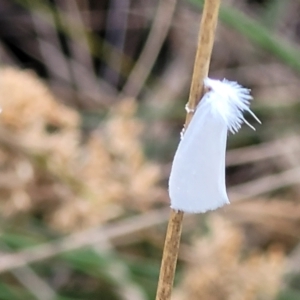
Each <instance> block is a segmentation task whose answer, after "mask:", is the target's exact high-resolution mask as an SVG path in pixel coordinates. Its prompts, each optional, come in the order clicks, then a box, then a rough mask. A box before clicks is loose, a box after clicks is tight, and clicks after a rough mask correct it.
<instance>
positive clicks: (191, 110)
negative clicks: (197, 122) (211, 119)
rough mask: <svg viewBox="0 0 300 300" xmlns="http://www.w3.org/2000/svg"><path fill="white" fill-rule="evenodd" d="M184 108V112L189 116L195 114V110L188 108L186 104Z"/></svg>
mask: <svg viewBox="0 0 300 300" xmlns="http://www.w3.org/2000/svg"><path fill="white" fill-rule="evenodd" d="M184 108H185V111H186V112H187V113H188V114H189V113H194V112H195V109H194V108H190V107H189V104H188V103H187V104H186V105H185V107H184Z"/></svg>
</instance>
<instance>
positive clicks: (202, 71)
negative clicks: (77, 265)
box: [156, 0, 221, 300]
mask: <svg viewBox="0 0 300 300" xmlns="http://www.w3.org/2000/svg"><path fill="white" fill-rule="evenodd" d="M220 2H221V0H205V2H204V8H203V13H202V18H201V24H200V31H199V37H198V46H197V52H196V58H195V63H194V71H193V77H192V83H191V89H190V95H189V101H188V107H189V109H190V110H193V109H195V107H196V105H197V104H198V102H199V100H200V99H201V96H202V95H203V80H204V78H206V77H207V75H208V70H209V64H210V58H211V53H212V48H213V43H214V37H215V30H216V26H217V22H218V14H219V8H220ZM192 116H193V112H192V111H189V112H188V113H187V116H186V121H185V128H187V126H188V124H189V123H190V121H191V119H192ZM182 221H183V212H182V211H175V210H173V209H172V210H171V214H170V218H169V223H168V228H167V233H166V239H165V246H164V251H163V257H162V263H161V269H160V275H159V280H158V287H157V293H156V300H170V299H171V293H172V288H173V282H174V275H175V270H176V264H177V257H178V251H179V245H180V237H181V229H182Z"/></svg>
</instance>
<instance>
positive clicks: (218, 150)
mask: <svg viewBox="0 0 300 300" xmlns="http://www.w3.org/2000/svg"><path fill="white" fill-rule="evenodd" d="M204 86H205V89H206V90H208V92H207V93H206V94H205V95H204V96H203V98H202V99H201V101H200V103H199V105H198V106H197V109H196V112H195V115H194V116H193V118H192V120H191V122H190V124H189V126H188V128H187V129H186V131H185V132H184V135H183V136H182V139H181V141H180V143H179V146H178V149H177V151H176V154H175V157H174V160H173V165H172V169H171V175H170V179H169V195H170V198H171V208H173V209H175V210H180V211H183V212H187V213H203V212H206V211H208V210H213V209H216V208H218V207H221V206H223V205H225V204H228V203H229V200H228V196H227V193H226V186H225V152H226V141H227V131H228V130H229V131H231V132H232V133H236V132H237V131H238V130H239V129H240V128H241V125H242V123H246V124H247V125H248V126H249V127H251V128H252V129H254V127H253V126H251V125H250V124H249V123H248V122H247V121H246V120H245V118H244V116H243V112H244V111H247V112H249V113H250V114H251V115H252V116H253V117H254V118H255V119H256V120H257V121H258V122H259V123H261V122H260V120H259V119H258V118H257V117H256V116H255V115H254V113H253V112H252V111H251V110H250V108H249V105H250V100H252V97H251V95H250V90H249V89H246V88H243V87H242V86H241V85H239V84H238V83H236V82H232V81H227V80H226V79H224V80H223V81H219V80H212V79H209V78H207V79H205V80H204ZM254 130H255V129H254Z"/></svg>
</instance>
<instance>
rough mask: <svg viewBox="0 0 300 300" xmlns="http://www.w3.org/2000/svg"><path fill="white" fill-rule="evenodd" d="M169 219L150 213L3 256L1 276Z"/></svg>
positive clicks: (160, 212) (0, 258)
mask: <svg viewBox="0 0 300 300" xmlns="http://www.w3.org/2000/svg"><path fill="white" fill-rule="evenodd" d="M168 215H169V209H163V210H156V211H150V212H148V213H145V214H143V215H139V216H136V217H132V218H130V219H127V220H123V221H119V222H116V223H115V224H113V225H108V226H105V227H100V228H99V227H97V228H92V229H89V230H85V231H82V232H78V233H73V234H70V235H69V236H67V237H65V238H62V239H60V240H57V241H53V242H49V243H45V244H42V245H39V246H35V247H32V248H28V249H26V250H22V251H20V252H18V253H14V254H6V255H2V256H0V273H3V272H5V271H9V270H12V269H16V268H20V267H22V266H24V265H27V264H30V263H34V262H38V261H41V260H45V259H49V258H51V257H53V256H57V255H60V254H62V253H65V252H68V251H73V250H76V249H79V248H82V247H86V246H91V245H97V244H101V243H102V242H103V241H104V242H106V241H108V240H114V239H117V238H118V237H124V236H126V235H131V234H132V233H136V232H140V231H143V230H145V229H148V228H151V227H153V226H156V225H160V224H162V223H164V222H166V220H167V218H168Z"/></svg>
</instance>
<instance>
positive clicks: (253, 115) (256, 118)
mask: <svg viewBox="0 0 300 300" xmlns="http://www.w3.org/2000/svg"><path fill="white" fill-rule="evenodd" d="M248 112H249V113H250V115H251V116H252V117H253V118H254V119H255V120H256V121H257V122H258V123H259V124H261V120H260V119H259V118H258V117H257V116H256V115H255V113H254V112H253V111H252V110H250V109H248ZM245 123H246V122H245Z"/></svg>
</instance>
